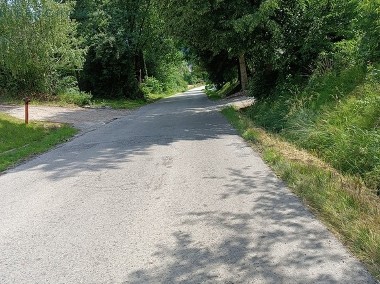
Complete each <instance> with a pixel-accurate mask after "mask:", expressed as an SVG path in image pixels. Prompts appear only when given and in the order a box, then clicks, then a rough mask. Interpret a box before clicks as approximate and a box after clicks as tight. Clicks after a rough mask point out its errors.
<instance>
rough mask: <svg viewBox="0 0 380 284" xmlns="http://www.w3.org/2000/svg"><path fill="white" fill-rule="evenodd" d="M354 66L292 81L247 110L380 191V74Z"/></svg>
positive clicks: (261, 122) (264, 124) (271, 128)
mask: <svg viewBox="0 0 380 284" xmlns="http://www.w3.org/2000/svg"><path fill="white" fill-rule="evenodd" d="M379 69H380V68H379V67H374V66H370V67H368V68H363V67H352V68H350V69H347V70H344V71H340V72H329V73H327V74H324V75H322V76H315V77H312V78H310V79H309V81H308V82H306V83H304V84H294V83H293V82H292V81H291V80H287V81H285V82H283V83H282V84H280V85H279V86H278V87H277V89H276V92H275V95H274V96H272V97H270V98H266V99H263V100H259V101H258V102H257V103H256V104H254V105H253V106H252V107H251V108H249V109H248V110H247V111H246V115H247V116H248V117H250V119H251V120H253V121H254V122H255V123H256V124H257V125H259V126H261V127H264V128H265V129H267V130H269V131H271V132H274V133H278V134H280V135H281V136H282V137H283V138H285V139H286V140H288V141H291V142H292V143H295V144H296V145H297V146H299V147H301V148H304V149H306V150H308V151H311V152H313V153H314V154H316V155H317V156H319V157H320V158H322V159H323V160H325V161H326V162H328V163H329V164H331V165H332V166H333V167H334V168H336V169H337V170H339V171H341V172H343V173H347V174H350V175H357V176H358V177H360V178H361V180H362V181H363V182H364V183H365V184H366V185H367V186H368V187H369V188H371V189H372V190H374V191H379V190H380V107H379V106H380V71H379Z"/></svg>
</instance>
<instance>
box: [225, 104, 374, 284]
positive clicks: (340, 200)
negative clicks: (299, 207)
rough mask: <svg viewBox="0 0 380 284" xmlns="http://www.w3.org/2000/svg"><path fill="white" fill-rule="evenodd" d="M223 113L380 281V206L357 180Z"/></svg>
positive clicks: (236, 113)
mask: <svg viewBox="0 0 380 284" xmlns="http://www.w3.org/2000/svg"><path fill="white" fill-rule="evenodd" d="M223 114H224V115H225V116H226V117H227V118H228V120H229V121H230V122H231V123H232V124H233V125H234V127H235V128H236V129H237V131H238V132H239V133H240V134H241V136H242V137H243V138H244V139H245V140H247V141H248V142H250V144H251V145H252V146H253V147H254V148H255V149H257V150H258V151H259V152H260V153H261V155H262V157H263V159H264V160H265V161H266V162H267V163H268V164H269V165H270V166H271V167H272V169H273V170H274V171H275V172H276V174H277V175H278V176H279V177H280V178H281V179H283V180H284V181H285V182H287V184H288V186H289V187H290V189H291V190H292V191H293V192H294V193H295V194H297V195H298V196H299V197H300V198H301V199H302V200H303V201H304V203H305V204H307V205H308V206H309V208H310V209H311V210H312V211H313V212H314V214H315V215H317V216H318V217H319V218H320V219H321V220H322V221H323V222H324V223H325V224H326V225H327V226H328V227H329V228H330V230H331V231H333V232H334V233H335V234H336V235H337V236H338V238H339V239H341V241H342V242H343V243H344V244H345V245H346V246H347V247H348V248H349V249H350V250H351V252H352V253H354V254H355V255H356V256H357V257H358V258H359V259H360V260H361V261H362V262H363V263H364V264H365V265H366V266H367V268H368V270H369V271H370V272H371V273H372V274H373V275H374V276H375V277H376V278H377V279H378V280H380V203H379V199H378V197H377V196H376V195H375V194H373V192H371V191H369V190H368V189H367V188H366V187H365V186H364V185H363V184H362V182H360V179H358V178H354V177H351V176H348V175H342V174H341V173H339V172H338V171H336V170H335V169H334V168H332V167H331V166H329V165H328V164H326V163H324V162H323V161H321V160H319V159H318V158H316V157H315V156H313V155H311V154H309V153H308V152H306V151H301V150H299V149H297V148H296V147H295V146H293V145H292V144H290V143H287V142H285V141H284V140H282V139H281V138H280V137H279V135H275V134H269V133H267V132H266V131H264V130H263V129H261V128H258V127H256V126H255V125H254V124H253V122H252V121H251V120H250V119H249V118H248V117H246V116H245V115H244V114H243V113H241V112H239V111H236V110H235V109H233V108H226V109H224V110H223Z"/></svg>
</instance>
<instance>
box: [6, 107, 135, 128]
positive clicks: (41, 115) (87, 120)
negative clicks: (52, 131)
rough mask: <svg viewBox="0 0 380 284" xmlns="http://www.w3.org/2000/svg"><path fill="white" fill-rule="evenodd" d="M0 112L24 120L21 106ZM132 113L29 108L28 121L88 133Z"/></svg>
mask: <svg viewBox="0 0 380 284" xmlns="http://www.w3.org/2000/svg"><path fill="white" fill-rule="evenodd" d="M0 112H3V113H6V114H9V115H11V116H13V117H16V118H20V119H24V107H23V106H11V105H0ZM133 112H134V111H133V110H115V109H108V108H104V109H103V108H98V109H92V108H79V107H78V108H64V107H51V106H30V108H29V119H30V121H49V122H59V123H68V124H71V125H73V126H74V127H75V128H77V129H79V130H80V131H81V132H88V131H91V130H94V129H97V128H99V127H101V126H102V125H105V124H107V123H109V122H111V121H114V120H116V119H119V118H122V117H124V116H127V115H129V114H131V113H133Z"/></svg>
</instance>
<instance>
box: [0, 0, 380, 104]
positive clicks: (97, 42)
mask: <svg viewBox="0 0 380 284" xmlns="http://www.w3.org/2000/svg"><path fill="white" fill-rule="evenodd" d="M379 7H380V0H363V1H361V0H318V1H317V0H228V1H227V0H208V1H201V0H184V1H175V0H163V1H159V0H141V1H134V0H77V1H76V2H74V1H54V0H12V1H8V0H0V47H1V48H0V92H16V93H17V92H37V93H38V92H41V93H50V94H55V93H58V92H60V91H62V90H63V91H64V90H65V89H67V88H78V87H79V89H80V90H81V91H86V92H90V93H92V94H93V95H94V96H98V97H109V98H142V97H143V93H144V92H147V91H152V90H153V89H154V90H156V91H170V90H174V89H176V88H177V87H178V86H184V85H185V84H186V83H189V82H191V81H192V78H191V73H192V70H194V68H192V67H194V65H196V66H200V67H201V68H203V69H204V70H206V71H207V72H208V78H209V80H210V81H211V82H213V83H215V84H216V85H217V86H219V85H222V84H224V83H225V82H227V81H233V80H236V79H237V78H239V79H240V83H241V87H242V89H247V88H249V89H250V90H251V91H252V93H253V94H254V95H255V96H258V97H260V96H264V95H269V94H270V89H271V87H273V86H274V85H275V84H276V82H277V81H278V80H282V79H283V78H287V77H289V76H309V75H310V74H311V73H312V72H314V71H315V70H317V69H318V68H327V67H328V66H324V65H326V64H325V63H326V62H330V63H331V62H333V64H334V66H338V67H339V66H340V67H344V66H346V65H347V64H367V62H368V61H371V62H373V61H378V60H379V58H380V52H379V50H380V46H379V42H380V40H379V38H380V20H379V19H380V8H379ZM195 69H196V70H199V68H195ZM185 79H186V80H187V82H186V81H185Z"/></svg>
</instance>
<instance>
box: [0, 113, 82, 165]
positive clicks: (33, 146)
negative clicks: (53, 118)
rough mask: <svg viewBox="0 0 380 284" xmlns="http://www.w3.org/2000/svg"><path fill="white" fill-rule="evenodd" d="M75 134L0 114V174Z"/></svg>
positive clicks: (60, 127)
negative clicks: (26, 123) (25, 122)
mask: <svg viewBox="0 0 380 284" xmlns="http://www.w3.org/2000/svg"><path fill="white" fill-rule="evenodd" d="M76 133H77V130H75V129H74V128H72V127H70V126H67V125H63V124H57V123H45V122H44V123H42V122H41V123H35V122H33V123H30V124H28V125H25V124H24V122H23V121H22V120H19V119H16V118H13V117H11V116H9V115H5V114H1V113H0V172H1V171H4V170H6V169H8V168H9V167H12V166H14V165H15V164H17V163H19V162H21V161H23V160H26V159H27V158H29V157H31V156H33V155H36V154H40V153H42V152H45V151H47V150H49V149H51V148H52V147H54V146H55V145H57V144H59V143H61V142H64V141H66V140H67V139H69V138H71V137H72V136H73V135H75V134H76Z"/></svg>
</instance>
